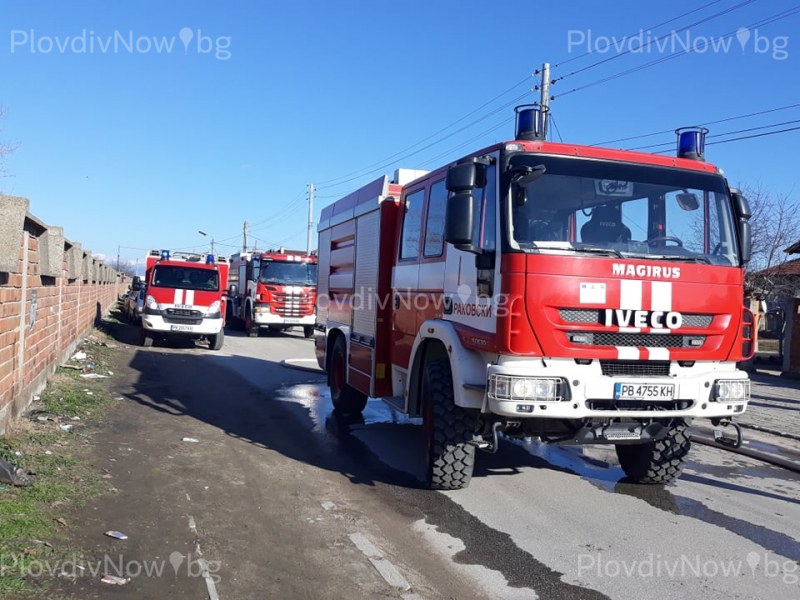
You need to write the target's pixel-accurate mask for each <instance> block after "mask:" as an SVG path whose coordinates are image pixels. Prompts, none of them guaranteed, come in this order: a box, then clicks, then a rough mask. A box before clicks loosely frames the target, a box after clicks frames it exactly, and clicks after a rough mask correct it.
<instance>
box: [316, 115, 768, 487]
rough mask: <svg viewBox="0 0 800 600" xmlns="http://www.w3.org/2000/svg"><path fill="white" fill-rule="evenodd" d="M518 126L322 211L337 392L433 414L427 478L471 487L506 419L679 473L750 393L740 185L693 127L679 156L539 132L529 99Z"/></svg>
mask: <svg viewBox="0 0 800 600" xmlns="http://www.w3.org/2000/svg"><path fill="white" fill-rule="evenodd" d="M517 122H518V128H517V136H516V138H515V139H514V140H511V141H509V142H505V143H501V144H496V145H494V146H491V147H489V148H485V149H483V150H480V151H477V152H474V153H472V154H469V155H468V156H466V157H464V158H463V159H461V160H459V161H457V162H456V163H454V164H452V165H449V166H444V167H442V168H440V169H437V170H436V171H433V172H432V173H429V174H427V175H423V176H421V177H418V176H416V174H415V176H413V177H411V178H410V180H404V179H403V177H402V175H403V174H402V173H400V174H399V176H398V177H396V178H395V181H394V182H390V181H389V179H388V178H387V177H381V178H380V179H378V180H376V181H375V182H373V183H371V184H369V185H367V186H365V187H363V188H361V189H360V190H358V191H356V192H353V193H352V194H350V195H348V196H346V197H345V198H342V199H341V200H339V201H337V202H336V203H335V204H333V205H331V206H328V207H327V208H325V209H324V210H323V212H322V215H321V218H320V224H319V262H320V273H319V293H320V302H319V305H318V313H317V317H318V336H317V338H316V349H317V356H318V360H319V364H320V366H321V367H322V368H323V369H325V370H326V371H327V373H328V380H329V384H330V388H331V396H332V400H333V404H334V407H335V408H336V409H337V410H338V411H340V412H344V413H353V412H360V411H361V410H362V409H363V408H364V406H365V403H366V400H367V397H368V396H369V397H375V398H384V399H385V400H386V401H387V402H389V403H390V404H391V405H392V406H394V407H396V408H397V409H398V410H399V411H402V412H404V413H407V414H409V415H414V416H421V417H422V420H423V428H424V432H425V440H426V446H425V447H426V451H427V463H426V464H427V479H428V483H429V485H430V486H432V487H434V488H439V489H457V488H461V487H464V486H466V485H467V484H468V483H469V480H470V477H471V475H472V468H473V463H474V455H475V450H476V448H481V449H484V450H489V451H493V450H495V449H496V448H497V443H498V437H499V434H500V433H503V434H504V435H506V436H508V437H526V436H533V437H536V438H538V439H539V440H541V441H543V442H549V443H555V444H610V445H614V446H615V447H616V453H617V456H618V458H619V462H620V465H621V466H622V469H623V470H624V472H625V474H626V475H627V476H628V477H629V478H630V479H631V480H634V481H636V482H640V483H664V482H667V481H670V480H671V479H673V478H674V477H676V476H678V474H679V473H680V470H681V466H682V463H683V461H684V460H685V458H686V455H687V453H688V451H689V447H690V439H689V429H688V428H689V425H690V423H691V421H692V419H694V418H707V419H710V420H711V422H712V423H713V424H715V425H718V426H725V425H728V424H729V422H730V420H731V419H732V417H734V416H735V415H740V414H742V413H743V412H744V411H745V409H746V407H747V403H748V400H749V397H750V387H749V380H748V377H747V374H746V373H745V372H743V371H741V370H739V369H738V368H737V364H736V363H737V361H741V360H744V359H747V358H749V357H750V356H752V354H753V343H754V337H755V330H754V324H753V315H752V313H750V311H748V310H747V309H746V308H745V307H744V306H743V282H744V265H745V263H746V262H747V260H748V259H749V255H750V225H749V223H748V219H749V217H750V209H749V207H748V204H747V201H746V200H745V199H744V198H743V197H742V195H741V194H740V193H738V192H737V191H736V190H733V189H731V188H730V187H729V186H728V183H727V181H726V179H725V177H724V176H723V175H722V172H721V171H720V170H719V169H718V168H717V167H715V166H713V165H711V164H709V163H707V162H705V161H704V159H703V142H704V134H705V132H704V131H703V130H701V129H698V128H694V129H689V130H686V131H680V132H679V145H678V156H676V157H667V156H660V155H654V154H644V153H639V152H628V151H623V150H611V149H606V148H599V147H592V146H578V145H573V144H561V143H552V142H548V141H545V140H544V139H543V137H542V136H541V134H540V132H541V126H540V125H541V120H540V116H539V115H537V111H535V110H534V109H531V108H523V109H521V110H520V111H519V113H518V119H517ZM323 300H324V302H323ZM737 431H738V430H737ZM718 433H721V431H719V432H718ZM723 439H728V438H723ZM737 441H738V442H739V443H740V442H741V436H738V438H737Z"/></svg>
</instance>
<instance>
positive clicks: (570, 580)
mask: <svg viewBox="0 0 800 600" xmlns="http://www.w3.org/2000/svg"><path fill="white" fill-rule="evenodd" d="M128 352H129V355H130V356H129V361H128V369H127V374H125V375H123V377H124V378H125V379H126V381H127V383H124V384H123V383H121V385H122V388H124V389H121V393H122V395H123V396H124V397H125V398H126V402H125V403H123V404H122V405H121V406H120V408H119V409H118V413H119V414H117V415H116V416H115V417H114V418H115V419H116V424H114V423H112V426H111V428H110V429H111V432H110V433H109V434H108V435H110V436H112V437H111V439H107V440H106V444H107V446H108V448H109V449H110V450H109V454H108V459H109V460H111V459H113V463H109V467H110V469H111V472H112V473H114V475H115V477H117V478H118V480H119V484H118V485H119V487H120V489H121V492H120V496H119V497H118V498H115V499H114V501H113V502H108V501H106V502H105V504H102V505H100V506H94V507H90V508H88V509H87V512H88V513H89V518H98V519H100V520H102V518H105V517H97V515H98V514H99V515H105V514H106V513H108V512H109V511H113V510H117V511H120V508H119V507H127V508H125V509H123V510H121V512H119V513H118V522H117V523H115V528H119V529H123V528H127V532H128V533H130V532H131V531H133V533H134V534H135V536H133V537H136V536H138V538H140V542H138V546H136V548H135V553H137V556H140V557H142V559H143V560H144V558H145V557H148V556H154V555H160V556H164V555H169V554H170V551H171V550H172V549H173V548H176V547H177V548H178V549H179V550H180V552H184V550H185V549H187V548H188V550H187V552H189V551H191V549H192V548H193V547H194V545H199V547H200V548H201V551H202V556H203V557H204V560H206V561H207V563H208V564H209V565H210V570H211V571H212V573H211V575H213V576H211V577H207V578H206V579H202V578H197V577H184V578H178V579H177V580H172V579H170V580H169V581H168V582H167V581H165V580H163V579H157V578H156V579H151V580H148V581H142V582H137V581H136V580H134V581H133V582H132V583H131V584H129V585H128V586H126V587H125V588H118V589H116V590H114V592H115V595H118V596H120V597H131V598H134V597H136V598H142V597H159V595H160V594H167V595H168V596H169V597H174V598H184V597H185V598H203V597H208V596H209V594H210V596H211V597H212V598H213V597H214V594H217V595H218V597H219V598H222V599H230V598H245V599H250V598H315V599H316V598H406V599H410V598H430V599H436V598H442V599H453V598H457V599H460V600H461V599H471V598H499V599H506V598H508V599H515V598H526V599H528V598H544V599H568V598H580V599H590V598H604V597H605V598H614V599H616V598H620V599H624V598H637V599H638V598H645V597H647V598H667V599H668V598H675V599H676V600H677V599H684V598H704V599H714V598H720V599H722V598H724V599H726V600H728V599H730V598H774V599H780V598H787V599H789V598H791V599H792V600H794V599H796V598H797V597H798V593H799V592H800V583H799V582H800V568H798V562H799V561H800V481H798V478H797V475H796V474H793V473H789V472H786V471H783V470H781V469H779V468H777V467H772V466H768V465H764V464H763V463H759V462H757V461H755V460H752V459H749V458H745V457H741V456H736V455H733V454H730V453H726V452H725V451H724V450H720V449H716V448H709V447H703V446H695V448H693V450H692V454H691V460H690V462H689V464H688V467H687V468H686V470H685V473H684V475H683V477H682V478H681V479H680V480H679V481H677V482H676V483H673V484H671V485H669V486H667V487H666V488H663V487H649V486H647V487H643V486H636V485H632V484H629V483H626V482H625V481H624V479H623V473H622V471H621V469H620V468H619V467H618V466H616V465H615V464H614V458H613V449H611V451H610V452H609V451H608V450H607V449H605V448H602V447H593V448H589V447H586V448H583V449H580V448H557V447H547V446H541V445H539V444H536V443H510V442H506V443H504V444H503V445H502V448H501V449H500V451H499V452H498V453H497V454H494V455H489V454H482V453H481V454H479V455H478V462H477V467H476V473H475V476H474V478H473V481H472V484H471V485H470V487H469V488H468V489H466V490H461V491H458V492H446V493H443V492H432V491H428V490H425V489H423V488H422V486H421V481H420V480H421V476H422V468H423V467H422V435H421V427H420V426H419V423H418V422H416V421H413V420H411V421H410V420H408V419H406V418H404V417H403V416H402V415H398V414H396V413H395V412H393V411H392V410H390V409H389V408H388V407H387V406H386V405H385V404H383V403H382V402H381V401H379V400H370V401H369V403H368V407H367V410H366V411H365V413H364V418H363V420H361V419H359V420H356V421H349V422H344V421H342V420H340V419H337V418H336V417H335V416H334V415H333V414H332V410H331V405H330V401H329V396H328V393H327V388H326V386H325V385H324V378H323V377H322V376H321V375H317V374H314V373H310V372H307V371H301V370H295V369H289V368H286V367H285V366H282V365H281V361H286V360H289V361H290V362H291V361H297V362H296V364H300V365H306V366H313V361H312V360H311V359H312V358H313V344H312V342H311V341H310V340H305V339H303V338H302V337H301V336H300V335H298V334H281V335H273V336H264V337H260V338H247V337H244V336H241V335H229V336H228V337H227V338H226V341H225V347H224V348H223V350H222V352H216V353H215V352H210V351H208V350H206V349H203V348H199V347H197V348H160V347H155V348H151V349H141V348H134V347H131V348H130V349H129V350H128ZM113 436H118V437H119V436H121V438H120V439H117V438H115V437H113ZM186 436H188V437H192V438H195V439H197V440H199V441H198V442H197V443H193V442H182V441H181V440H182V438H183V437H186ZM122 438H124V440H125V441H124V443H122ZM92 510H94V513H92V512H91V511H92ZM142 513H144V514H145V515H146V518H144V517H141V514H142ZM137 519H140V520H138V521H137ZM119 521H122V522H119ZM145 522H146V523H147V526H146V527H145V526H142V527H141V531H137V523H139V524H141V523H145ZM190 524H192V525H194V527H195V529H194V530H192V531H191V534H190V528H189V525H190ZM100 526H101V525H100V524H99V523H98V527H100ZM133 537H132V539H133ZM164 540H168V542H165V541H164ZM130 551H131V552H134V549H133V548H131V549H130ZM172 552H174V550H172ZM193 556H196V555H193ZM187 557H188V554H187ZM188 562H191V559H190V560H189V561H188ZM187 564H188V563H187ZM168 583H169V585H170V586H172V587H169V588H167V587H165V586H167V584H168ZM87 589H88V588H87ZM87 589H84V590H83V591H84V592H85V591H87ZM128 594H130V595H128ZM81 597H92V595H91V594H89V593H85V594H82V595H81ZM96 597H106V596H96ZM161 597H167V596H161Z"/></svg>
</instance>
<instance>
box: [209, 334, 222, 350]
mask: <svg viewBox="0 0 800 600" xmlns="http://www.w3.org/2000/svg"><path fill="white" fill-rule="evenodd" d="M224 341H225V330H224V329H220V330H219V333H218V334H217V335H210V336H208V347H209V348H210V349H211V350H222V344H223V342H224Z"/></svg>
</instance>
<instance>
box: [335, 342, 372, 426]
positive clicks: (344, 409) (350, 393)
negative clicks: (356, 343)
mask: <svg viewBox="0 0 800 600" xmlns="http://www.w3.org/2000/svg"><path fill="white" fill-rule="evenodd" d="M328 384H329V385H330V388H331V401H332V402H333V408H335V409H336V410H337V411H339V412H340V413H341V414H344V415H357V414H360V413H361V412H362V411H363V410H364V407H365V406H366V405H367V396H366V395H365V394H362V393H361V392H359V391H358V390H357V389H355V388H353V387H351V386H350V385H349V384H348V383H347V344H346V343H345V341H344V338H343V337H342V336H339V337H337V338H336V341H335V342H334V343H333V350H332V351H331V359H330V362H329V363H328Z"/></svg>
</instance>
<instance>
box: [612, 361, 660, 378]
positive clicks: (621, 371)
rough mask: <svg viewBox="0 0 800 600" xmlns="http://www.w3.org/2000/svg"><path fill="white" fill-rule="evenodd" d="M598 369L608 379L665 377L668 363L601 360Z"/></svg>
mask: <svg viewBox="0 0 800 600" xmlns="http://www.w3.org/2000/svg"><path fill="white" fill-rule="evenodd" d="M600 368H601V369H602V370H603V375H606V376H608V377H667V376H668V375H669V361H660V360H601V361H600Z"/></svg>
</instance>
